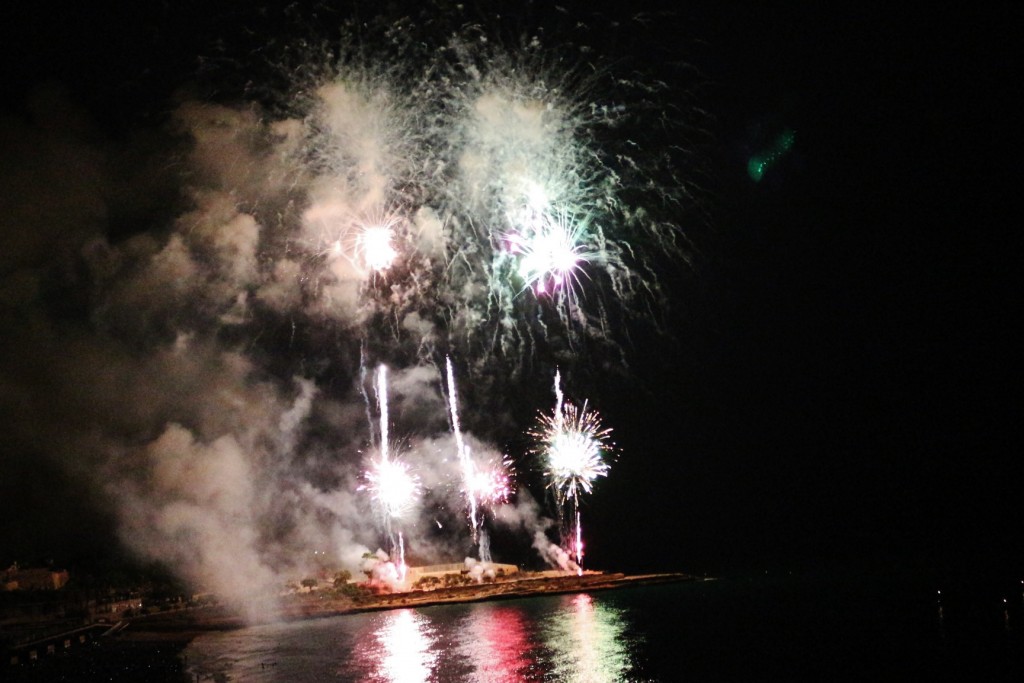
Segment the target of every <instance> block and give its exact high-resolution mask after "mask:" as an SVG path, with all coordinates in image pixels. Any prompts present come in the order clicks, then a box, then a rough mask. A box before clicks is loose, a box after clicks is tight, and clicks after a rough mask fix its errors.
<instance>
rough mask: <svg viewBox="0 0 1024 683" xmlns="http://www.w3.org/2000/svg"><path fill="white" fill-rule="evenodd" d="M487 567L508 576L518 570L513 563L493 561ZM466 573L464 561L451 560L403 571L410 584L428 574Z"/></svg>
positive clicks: (440, 575)
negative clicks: (450, 561) (447, 562)
mask: <svg viewBox="0 0 1024 683" xmlns="http://www.w3.org/2000/svg"><path fill="white" fill-rule="evenodd" d="M487 569H488V570H491V571H493V572H494V573H496V574H501V575H503V576H509V575H511V574H515V573H516V572H518V571H519V567H517V566H516V565H514V564H498V563H495V562H489V563H487ZM468 573H469V567H467V566H466V564H465V563H464V562H452V563H449V564H428V565H424V566H422V567H407V568H406V573H405V580H406V581H408V582H409V583H410V584H412V583H416V582H417V581H418V580H420V579H422V578H426V577H428V576H434V577H437V578H439V579H443V578H444V577H445V576H446V575H448V574H468Z"/></svg>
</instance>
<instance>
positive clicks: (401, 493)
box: [363, 458, 420, 522]
mask: <svg viewBox="0 0 1024 683" xmlns="http://www.w3.org/2000/svg"><path fill="white" fill-rule="evenodd" d="M363 477H364V479H365V480H366V484H365V486H364V487H363V488H364V489H365V490H367V491H369V493H370V495H371V497H372V498H373V500H374V502H375V503H376V504H377V505H378V506H379V507H380V509H381V511H382V512H383V513H384V515H385V517H386V518H387V520H388V521H389V522H390V521H391V520H399V519H402V518H404V517H405V516H407V515H408V514H409V512H410V511H411V510H412V508H413V506H414V505H415V502H416V496H417V494H418V493H419V488H420V486H419V480H418V479H417V478H416V477H415V476H414V475H413V474H412V473H411V472H410V471H409V467H408V465H406V464H405V463H404V462H401V461H399V460H386V459H384V458H381V459H380V460H377V461H375V462H373V463H372V464H371V465H370V468H369V469H368V470H367V471H366V473H365V474H364V475H363Z"/></svg>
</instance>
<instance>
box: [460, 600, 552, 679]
mask: <svg viewBox="0 0 1024 683" xmlns="http://www.w3.org/2000/svg"><path fill="white" fill-rule="evenodd" d="M466 631H467V637H468V642H466V643H465V646H464V647H463V648H462V649H463V652H464V653H465V654H466V655H467V656H468V657H469V659H470V661H471V662H472V663H473V668H474V673H473V680H474V681H481V682H483V683H504V682H505V681H539V680H542V676H541V672H540V671H539V670H538V667H537V666H536V660H535V659H534V649H535V645H534V643H532V642H530V639H529V636H528V629H527V624H526V622H525V620H524V618H523V614H522V613H521V612H520V611H519V610H518V609H515V608H509V607H498V606H493V605H488V606H484V605H480V606H478V608H477V609H475V610H473V612H472V613H471V614H470V615H469V621H468V623H467V628H466Z"/></svg>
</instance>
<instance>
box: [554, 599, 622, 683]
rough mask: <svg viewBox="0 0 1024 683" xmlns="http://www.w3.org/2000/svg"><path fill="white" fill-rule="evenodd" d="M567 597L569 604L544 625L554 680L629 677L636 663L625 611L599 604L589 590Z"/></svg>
mask: <svg viewBox="0 0 1024 683" xmlns="http://www.w3.org/2000/svg"><path fill="white" fill-rule="evenodd" d="M566 600H568V601H569V605H568V608H567V609H563V610H560V611H558V612H556V613H554V614H552V615H551V616H550V617H548V619H547V621H546V623H545V624H544V626H543V628H542V634H543V638H544V642H545V645H546V646H547V647H548V648H549V649H550V650H551V651H552V658H551V673H552V674H553V677H554V678H553V680H558V681H586V682H587V683H601V682H602V681H609V682H618V681H624V680H626V679H627V677H628V674H629V672H630V671H631V670H632V669H633V663H632V661H631V659H630V653H629V651H628V649H627V644H628V642H629V641H628V638H627V634H626V620H625V619H624V618H623V615H622V614H621V613H620V612H619V611H618V610H616V609H614V608H612V607H609V606H607V605H604V604H595V602H594V599H593V598H592V597H591V596H590V595H588V594H587V593H579V594H577V595H573V596H571V597H567V598H566ZM549 680H551V679H549Z"/></svg>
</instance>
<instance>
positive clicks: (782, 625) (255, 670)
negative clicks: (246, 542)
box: [185, 576, 1024, 683]
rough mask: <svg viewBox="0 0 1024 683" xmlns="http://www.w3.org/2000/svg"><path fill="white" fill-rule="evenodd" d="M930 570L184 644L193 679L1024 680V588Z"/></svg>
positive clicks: (398, 682)
mask: <svg viewBox="0 0 1024 683" xmlns="http://www.w3.org/2000/svg"><path fill="white" fill-rule="evenodd" d="M926 584H927V582H908V581H898V580H893V579H881V580H879V579H847V580H837V579H814V578H807V577H799V578H797V577H791V576H785V577H779V578H774V577H760V578H757V579H745V580H722V581H714V582H705V583H681V584H671V585H663V586H648V587H637V588H629V589H623V590H617V591H607V592H596V593H593V594H586V593H580V594H575V595H560V596H542V597H537V598H530V599H520V600H510V601H502V602H488V603H476V604H464V605H449V606H438V607H429V608H423V609H403V610H395V611H390V612H376V613H368V614H358V615H348V616H340V617H332V618H328V619H319V620H312V621H305V622H297V623H288V624H275V625H267V626H258V627H253V628H249V629H245V630H240V631H234V632H227V633H216V634H210V635H206V636H203V637H200V638H198V639H197V640H195V641H194V642H193V643H192V644H191V645H190V646H189V647H188V649H187V650H186V652H185V655H186V656H187V671H188V672H189V675H190V676H191V680H196V675H197V674H199V675H200V677H201V678H205V679H207V680H209V679H210V678H211V677H212V676H213V675H214V674H218V676H216V678H219V679H220V680H231V681H377V682H382V683H383V682H395V683H409V682H413V681H441V682H444V681H474V682H478V681H479V682H499V681H500V682H504V681H546V682H548V681H552V682H553V681H579V682H586V683H600V682H602V681H610V682H611V681H614V682H620V681H666V682H671V681H682V680H723V679H724V680H740V679H743V680H784V679H788V680H794V679H795V680H872V679H875V678H878V677H882V676H891V675H893V674H898V675H902V676H913V677H915V678H919V677H926V678H932V679H942V680H964V681H970V680H1024V677H1022V673H1024V657H1022V653H1024V647H1022V645H1024V640H1022V636H1024V614H1022V612H1024V609H1022V607H1024V593H1022V591H1021V590H1020V589H1016V588H1013V587H1011V590H1014V591H1015V592H1014V593H1007V592H1006V591H1005V590H1004V591H1003V592H1002V593H1000V591H999V590H997V589H996V588H993V589H992V590H988V591H985V590H967V589H964V588H961V589H956V588H953V589H949V588H947V590H946V591H945V595H943V596H939V595H938V594H937V592H936V589H932V587H930V586H928V585H926ZM1000 596H1002V597H1000ZM1003 599H1006V600H1007V602H1006V603H1003V602H1002V600H1003Z"/></svg>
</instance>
